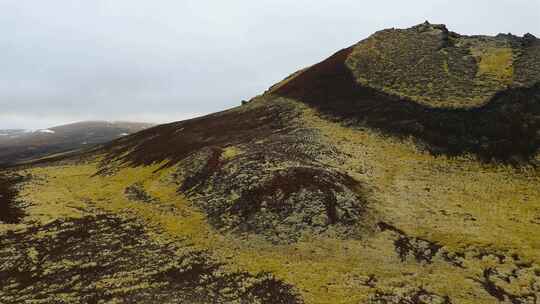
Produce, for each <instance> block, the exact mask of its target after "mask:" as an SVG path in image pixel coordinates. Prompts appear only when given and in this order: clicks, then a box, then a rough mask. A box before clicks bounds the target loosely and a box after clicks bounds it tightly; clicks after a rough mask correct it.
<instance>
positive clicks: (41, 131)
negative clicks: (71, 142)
mask: <svg viewBox="0 0 540 304" xmlns="http://www.w3.org/2000/svg"><path fill="white" fill-rule="evenodd" d="M36 132H39V133H47V134H54V133H55V132H54V131H53V130H49V129H42V130H37V131H36Z"/></svg>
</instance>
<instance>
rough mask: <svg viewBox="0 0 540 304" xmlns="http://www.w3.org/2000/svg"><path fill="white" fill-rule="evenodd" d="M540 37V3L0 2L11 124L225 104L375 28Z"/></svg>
mask: <svg viewBox="0 0 540 304" xmlns="http://www.w3.org/2000/svg"><path fill="white" fill-rule="evenodd" d="M426 19H427V20H430V21H431V22H435V23H446V24H447V25H448V27H449V28H450V29H451V30H453V31H456V32H460V33H465V34H490V35H494V34H497V33H499V32H504V33H508V32H511V33H513V34H517V35H522V34H524V33H525V32H531V33H533V34H535V35H537V36H540V21H539V20H540V1H538V0H527V1H525V0H512V1H510V0H498V1H493V0H491V1H488V0H480V1H474V2H473V1H464V0H457V1H435V0H431V1H427V0H425V1H424V0H422V1H382V0H381V1H370V2H366V1H352V0H350V1H349V0H347V1H346V0H334V1H313V0H311V1H307V0H297V1H284V0H272V1H269V0H259V1H247V0H245V1H240V0H230V1H217V0H216V1H209V0H207V1H202V0H199V1H181V0H175V1H173V0H170V1H166V0H162V1H143V0H101V1H98V0H94V1H75V0H49V1H30V0H0V54H1V55H0V69H1V72H2V77H1V78H0V128H13V127H24V128H44V127H49V126H51V125H56V124H61V123H65V122H72V121H77V120H86V119H108V120H128V119H137V120H150V121H153V122H166V121H174V120H179V119H185V118H187V117H191V116H194V115H200V114H204V113H210V112H214V111H219V110H222V109H225V108H228V107H231V106H235V105H238V104H239V101H240V100H241V99H246V98H249V97H251V96H253V95H256V94H258V93H260V92H262V91H264V90H265V89H266V88H267V87H269V86H270V85H271V84H273V83H275V82H277V81H279V80H280V79H282V78H284V77H285V76H287V75H288V74H290V73H291V72H293V71H295V70H297V69H299V68H302V67H304V66H306V65H310V64H313V63H315V62H317V61H319V60H321V59H323V58H325V57H326V56H328V55H330V54H331V53H333V52H335V51H337V50H338V49H340V48H343V47H346V46H349V45H351V44H353V43H355V42H357V41H359V40H361V39H363V38H365V37H367V36H368V35H369V34H371V33H373V32H374V31H377V30H380V29H383V28H388V27H409V26H412V25H414V24H417V23H420V22H423V21H424V20H426Z"/></svg>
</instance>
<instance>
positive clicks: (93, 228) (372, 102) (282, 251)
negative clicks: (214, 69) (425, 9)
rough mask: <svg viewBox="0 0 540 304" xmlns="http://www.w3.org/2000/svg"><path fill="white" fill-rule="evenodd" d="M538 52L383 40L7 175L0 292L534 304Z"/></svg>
mask: <svg viewBox="0 0 540 304" xmlns="http://www.w3.org/2000/svg"><path fill="white" fill-rule="evenodd" d="M428 38H429V39H428ZM396 39H397V40H396ZM431 39H433V41H432V40H431ZM446 40H450V41H449V42H448V43H449V44H447V43H446V42H445V41H446ZM396 41H397V42H401V44H399V45H401V46H402V47H401V49H399V50H395V49H394V48H395V45H396V44H395V42H396ZM437 41H439V42H441V41H442V42H445V43H441V44H437ZM422 43H423V44H426V45H423V44H422ZM538 43H539V41H538V39H536V38H534V37H532V35H526V36H525V37H514V36H507V35H499V36H496V37H484V36H474V37H466V36H460V35H458V34H455V33H451V32H448V31H447V30H446V27H444V26H441V25H430V24H422V25H419V26H416V27H413V28H410V29H405V30H395V29H392V30H385V31H382V32H378V33H376V34H374V35H373V36H371V37H370V38H368V39H366V40H363V41H361V42H359V43H358V44H356V45H354V46H352V47H350V48H347V49H344V50H342V51H340V52H338V53H336V54H335V55H333V56H331V57H330V58H329V59H327V60H325V61H323V62H321V63H319V64H316V65H314V66H312V67H309V68H306V69H304V70H302V71H299V72H297V73H295V74H293V75H292V76H290V77H288V78H287V79H285V80H284V81H282V82H281V83H278V84H276V85H274V86H273V87H272V88H270V89H269V90H268V91H267V92H266V93H265V94H263V95H260V96H257V97H255V98H253V99H252V100H251V101H250V102H249V103H247V104H245V105H242V106H240V107H237V108H234V109H230V110H227V111H223V112H219V113H215V114H211V115H208V116H204V117H199V118H195V119H191V120H186V121H181V122H175V123H171V124H166V125H160V126H156V127H153V128H149V129H146V130H143V131H141V132H138V133H135V134H132V135H129V136H125V137H122V138H119V139H117V140H115V141H113V142H111V143H108V144H106V145H104V146H103V147H102V148H100V149H99V150H95V151H92V152H87V153H82V154H78V155H72V156H69V157H59V158H53V159H51V160H50V161H49V162H40V163H39V164H33V165H27V166H24V167H17V168H12V169H10V170H6V171H4V172H3V173H2V178H1V179H0V191H2V193H3V195H2V196H1V197H0V207H1V208H3V209H2V210H7V211H6V212H2V213H1V214H2V215H3V216H2V217H0V221H2V222H4V224H0V260H1V261H2V262H3V263H1V264H0V265H2V266H0V286H1V287H0V295H1V296H2V299H3V300H4V301H5V302H7V303H18V302H23V301H26V300H31V299H37V298H39V299H41V300H43V301H45V302H47V301H48V302H55V301H60V302H68V303H78V302H99V301H110V302H114V301H116V302H138V303H156V302H157V303H177V302H188V303H215V302H217V303H396V304H398V303H445V304H449V303H471V304H472V303H474V304H482V303H486V304H487V303H536V302H537V301H538V300H539V299H540V236H539V235H538V234H537V233H535V232H536V231H537V230H538V229H539V228H540V172H539V170H538V164H539V162H540V156H539V153H538V148H539V140H540V130H539V128H540V124H539V123H540V122H539V119H540V113H539V111H540V86H539V82H540V77H539V76H540V74H538V73H537V70H536V68H537V67H538V66H539V64H540V60H539V59H538V58H540V57H539V49H538V47H537V46H538ZM388 46H391V47H390V48H388ZM409 48H414V49H415V50H409ZM416 48H419V49H418V50H416ZM503 49H504V50H503ZM508 49H510V50H508ZM478 50H482V52H483V53H482V54H484V55H478V56H479V57H478V56H477V55H475V54H478V52H480V51H478ZM398 51H399V53H400V54H403V56H404V58H401V57H399V56H394V55H392V54H394V52H398ZM509 51H510V52H511V54H510V58H511V60H509V61H508V60H507V59H508V58H509V57H508V56H507V55H508V52H509ZM386 52H388V54H387V53H386ZM499 52H502V53H504V55H503V59H504V60H503V59H501V60H502V61H504V62H506V63H508V66H505V67H504V69H502V68H501V67H500V66H499V64H498V63H497V64H496V67H495V68H493V67H491V68H488V67H485V66H483V65H489V63H490V62H492V61H493V60H495V59H493V58H492V55H493V54H499ZM456 54H458V55H456ZM485 54H487V55H485ZM482 56H485V57H482ZM494 56H495V55H494ZM497 56H498V55H497ZM497 56H495V57H497ZM486 58H488V59H486ZM497 58H498V57H497ZM461 60H463V62H462V61H461ZM498 60H499V59H497V60H495V61H496V62H499V61H498ZM505 60H506V61H505ZM411 62H412V63H416V64H417V65H425V66H422V67H421V68H422V69H424V70H421V71H422V73H419V74H417V71H419V70H417V69H410V67H409V64H410V63H411ZM445 62H447V63H448V71H449V74H448V75H446V76H444V75H442V76H441V74H440V73H439V71H438V70H436V68H435V66H438V65H439V64H441V65H442V69H443V70H445V68H444V67H445V64H444V63H445ZM418 69H420V67H419V68H418ZM398 70H400V71H401V72H399V73H396V71H398ZM509 71H511V73H510V72H509ZM500 73H502V74H500ZM466 75H469V76H468V77H470V78H464V77H465V76H466ZM438 77H442V79H438ZM458 78H459V79H458ZM388 79H394V80H393V81H388V82H387V80H388ZM463 79H465V80H466V81H465V82H461V81H462V80H463ZM430 82H433V83H435V82H436V83H437V85H440V84H441V83H444V88H446V89H447V91H445V92H442V93H441V94H440V95H439V94H435V92H436V91H430V90H429V89H425V90H421V89H417V87H416V86H422V87H425V88H429V83H430ZM396 83H401V84H400V85H399V86H395V85H394V84H396ZM441 85H442V84H441ZM467 86H470V87H467ZM438 89H439V88H438ZM438 89H437V90H438Z"/></svg>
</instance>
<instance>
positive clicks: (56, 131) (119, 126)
mask: <svg viewBox="0 0 540 304" xmlns="http://www.w3.org/2000/svg"><path fill="white" fill-rule="evenodd" d="M151 126H152V124H148V123H137V122H107V121H85V122H78V123H73V124H67V125H61V126H56V127H52V128H48V129H40V130H22V129H13V130H9V129H8V130H0V164H10V163H16V162H21V161H29V160H32V159H36V158H40V157H44V156H47V155H50V154H54V153H60V152H66V151H72V150H78V149H84V148H88V147H92V146H94V145H96V144H101V143H105V142H107V141H110V140H113V139H116V138H119V137H122V136H126V135H129V134H132V133H135V132H138V131H141V130H143V129H146V128H148V127H151Z"/></svg>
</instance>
